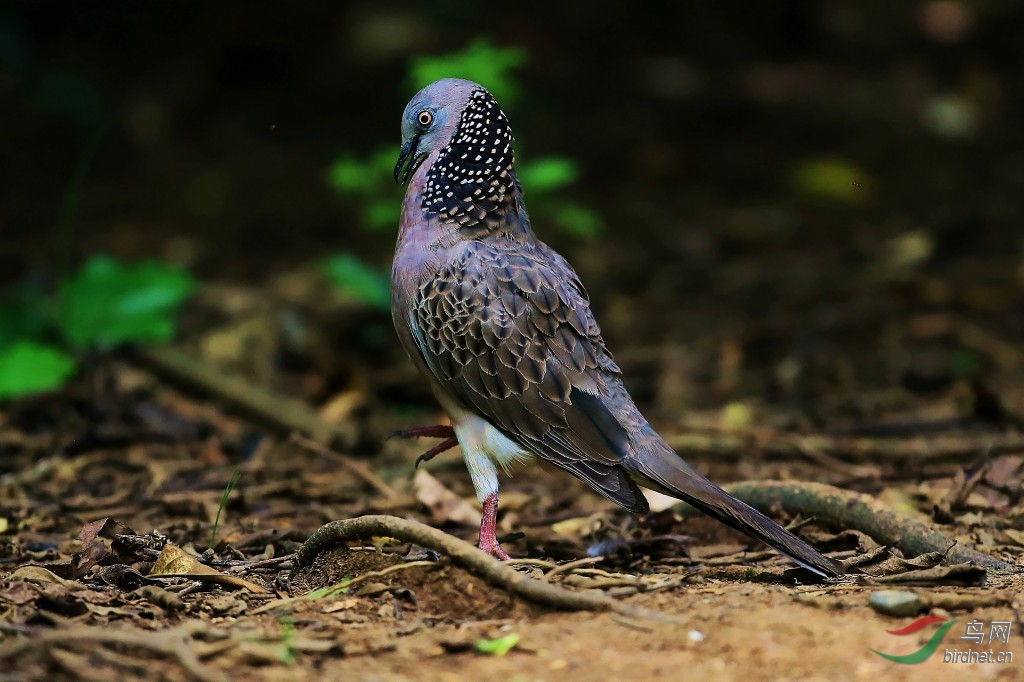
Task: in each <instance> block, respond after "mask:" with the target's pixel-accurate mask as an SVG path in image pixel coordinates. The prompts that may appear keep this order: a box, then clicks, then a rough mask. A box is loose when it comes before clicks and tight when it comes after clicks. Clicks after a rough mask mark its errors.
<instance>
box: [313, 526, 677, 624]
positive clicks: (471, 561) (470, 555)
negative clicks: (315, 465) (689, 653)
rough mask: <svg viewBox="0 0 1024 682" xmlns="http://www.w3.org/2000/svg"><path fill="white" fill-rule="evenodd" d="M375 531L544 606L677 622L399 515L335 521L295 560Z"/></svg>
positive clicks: (668, 616)
mask: <svg viewBox="0 0 1024 682" xmlns="http://www.w3.org/2000/svg"><path fill="white" fill-rule="evenodd" d="M374 536H380V537H391V538H395V539H397V540H400V541H402V542H411V543H414V544H417V545H420V546H422V547H427V548H428V549H432V550H434V551H436V552H440V553H441V554H445V555H447V556H448V557H450V558H451V560H452V561H453V562H454V563H456V564H457V565H459V566H461V567H462V568H464V569H466V570H467V571H469V572H470V573H472V574H473V575H475V576H478V577H479V578H482V579H483V580H485V581H486V582H488V583H490V584H491V585H494V586H495V587H498V588H500V589H502V590H504V591H506V592H508V593H509V594H511V595H513V596H516V597H520V598H522V599H526V600H527V601H531V602H534V603H536V604H540V605H543V606H549V607H552V608H556V609H564V610H567V611H611V612H613V613H617V614H619V615H622V616H626V617H629V618H643V619H654V620H663V621H671V622H675V621H676V619H675V618H674V617H672V616H670V615H667V614H661V613H658V612H656V611H650V610H648V609H643V608H639V607H635V606H630V605H628V604H624V603H622V602H620V601H617V600H615V599H612V598H611V597H608V596H606V595H604V594H597V593H594V592H576V591H572V590H567V589H565V588H564V587H560V586H558V585H556V584H553V583H548V582H543V581H540V580H535V579H533V578H530V577H529V576H526V575H524V574H522V573H520V572H519V571H517V570H516V569H515V568H513V567H512V566H511V565H509V564H507V563H504V562H501V561H498V560H497V559H495V558H494V557H492V556H490V555H488V554H486V553H484V552H482V551H481V550H480V549H479V548H477V547H475V546H473V545H471V544H469V543H468V542H466V541H465V540H460V539H459V538H456V537H454V536H451V535H448V534H447V533H445V532H443V531H440V530H437V529H436V528H431V527H430V526H427V525H425V524H422V523H419V522H418V521H410V520H407V519H400V518H398V517H396V516H384V515H376V516H360V517H357V518H354V519H344V520H341V521H332V522H331V523H328V524H326V525H324V526H321V527H320V528H319V529H318V530H317V531H316V532H314V533H313V534H312V535H311V536H310V537H309V539H308V540H306V542H305V543H303V545H302V547H301V548H299V551H298V552H297V553H296V555H295V558H296V565H297V566H298V567H300V568H302V567H306V566H309V565H311V564H312V563H313V561H314V559H316V557H317V555H318V554H320V553H321V552H323V551H325V550H327V549H331V548H332V547H336V546H339V545H344V544H345V543H347V542H349V541H352V540H357V539H366V538H370V537H374Z"/></svg>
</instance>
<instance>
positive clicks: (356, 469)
mask: <svg viewBox="0 0 1024 682" xmlns="http://www.w3.org/2000/svg"><path fill="white" fill-rule="evenodd" d="M291 440H292V442H293V443H295V444H296V445H299V446H301V447H304V448H306V449H307V450H312V451H313V452H315V453H317V454H318V455H323V456H324V457H329V458H330V459H333V460H334V461H336V462H337V463H338V464H340V465H341V466H342V467H344V468H345V469H346V470H348V472H349V473H351V474H354V475H355V476H356V477H357V478H359V479H361V480H362V481H363V482H364V483H368V484H370V486H372V487H373V488H374V489H375V490H376V491H377V492H379V493H380V494H381V495H383V496H384V497H387V498H390V499H397V498H399V497H401V496H400V495H399V494H398V493H397V492H395V489H394V488H392V487H391V486H389V485H388V484H387V482H386V481H385V480H384V479H382V478H381V477H380V476H378V475H377V474H375V473H373V472H372V471H371V470H370V468H369V467H368V466H366V465H365V464H363V463H362V462H358V461H356V460H354V459H352V458H351V457H347V456H345V455H343V454H341V453H340V452H335V451H334V450H332V449H330V448H329V447H327V446H326V445H321V444H320V443H317V442H316V441H315V440H311V439H309V438H306V437H305V436H303V435H302V434H300V433H293V434H292V435H291Z"/></svg>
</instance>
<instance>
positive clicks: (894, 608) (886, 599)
mask: <svg viewBox="0 0 1024 682" xmlns="http://www.w3.org/2000/svg"><path fill="white" fill-rule="evenodd" d="M868 603H869V604H871V608H873V609H874V610H875V611H878V612H879V613H881V614H884V615H886V616H897V617H906V616H913V615H916V614H918V613H920V612H922V611H924V610H925V609H926V608H927V605H926V604H925V603H924V600H923V599H921V596H920V595H918V594H917V593H916V592H906V591H903V590H879V591H877V592H872V593H871V596H870V597H868Z"/></svg>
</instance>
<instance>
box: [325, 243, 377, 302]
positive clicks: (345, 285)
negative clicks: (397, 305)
mask: <svg viewBox="0 0 1024 682" xmlns="http://www.w3.org/2000/svg"><path fill="white" fill-rule="evenodd" d="M323 272H324V274H325V275H327V279H328V280H329V281H330V282H331V284H333V285H334V286H335V287H337V288H338V289H339V290H340V291H341V292H342V293H343V294H345V295H346V296H350V297H351V298H353V299H355V300H356V301H359V302H360V303H364V304H366V305H368V306H370V307H372V308H376V309H378V310H390V309H391V283H390V278H389V277H388V274H387V273H386V272H383V271H381V270H377V269H375V268H373V267H371V266H369V265H367V264H366V263H364V262H363V261H361V260H360V259H359V257H358V256H356V255H355V254H352V253H348V252H342V253H336V254H334V255H332V256H328V257H327V258H325V259H324V262H323Z"/></svg>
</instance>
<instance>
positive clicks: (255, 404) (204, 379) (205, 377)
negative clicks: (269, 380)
mask: <svg viewBox="0 0 1024 682" xmlns="http://www.w3.org/2000/svg"><path fill="white" fill-rule="evenodd" d="M137 352H138V355H139V357H141V358H142V359H143V360H145V361H146V363H148V364H149V365H152V366H153V367H155V368H156V369H157V370H159V371H161V372H163V373H165V374H169V375H171V376H173V377H175V378H176V379H178V380H180V381H184V382H186V383H189V384H191V385H193V386H195V387H197V388H199V389H202V390H203V391H206V392H208V393H210V394H212V395H214V396H216V397H217V398H220V399H221V400H224V401H225V402H228V403H231V404H232V405H235V406H236V407H238V408H239V409H241V410H243V411H245V412H247V413H249V414H251V415H253V416H254V417H256V418H258V419H261V420H263V421H265V422H267V423H269V424H272V425H274V426H276V427H278V428H280V429H282V430H284V431H299V432H302V433H307V434H309V435H310V436H311V437H312V438H313V439H314V440H316V441H318V442H322V443H329V442H331V441H332V440H334V439H338V440H339V441H340V442H342V443H344V444H345V445H352V444H353V443H354V442H355V440H356V434H355V432H354V429H353V428H352V425H351V424H339V423H332V422H329V421H326V420H325V419H323V418H322V417H321V416H320V415H318V414H317V413H316V411H315V410H313V409H312V408H311V407H310V406H309V405H307V404H306V403H304V402H302V401H300V400H295V399H294V398H289V397H287V396H283V395H280V394H278V393H273V392H271V391H267V390H266V389H263V388H260V387H259V386H254V385H252V384H250V383H249V382H247V381H245V380H243V379H240V378H238V377H233V376H229V375H227V374H225V373H224V372H222V371H221V370H220V369H219V368H217V367H216V366H214V365H212V364H210V363H208V362H204V361H203V360H201V359H199V358H196V357H193V356H192V355H189V354H188V353H185V352H183V351H181V350H179V349H178V348H175V347H173V346H147V347H140V348H139V349H138V351H137Z"/></svg>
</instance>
